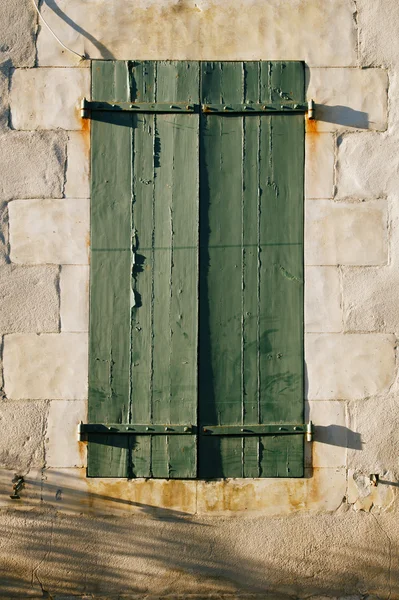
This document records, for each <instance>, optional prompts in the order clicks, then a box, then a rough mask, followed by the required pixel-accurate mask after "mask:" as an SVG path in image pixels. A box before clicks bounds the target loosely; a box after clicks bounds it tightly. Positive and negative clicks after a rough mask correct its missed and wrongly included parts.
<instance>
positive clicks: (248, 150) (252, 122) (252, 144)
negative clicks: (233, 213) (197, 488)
mask: <svg viewBox="0 0 399 600" xmlns="http://www.w3.org/2000/svg"><path fill="white" fill-rule="evenodd" d="M243 68H244V102H256V101H258V100H259V98H260V65H259V63H257V62H248V63H244V65H243ZM262 118H263V117H262ZM259 128H260V117H255V116H250V117H248V118H246V117H244V119H243V186H242V369H243V374H242V379H243V381H242V390H241V393H242V406H243V424H244V425H246V424H255V423H259V416H260V415H259V314H258V311H259V277H258V274H259V261H260V248H259V211H260V188H259ZM243 446H244V449H243V476H244V477H258V476H259V438H258V437H248V438H244V440H243Z"/></svg>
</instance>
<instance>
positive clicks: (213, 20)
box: [38, 0, 356, 66]
mask: <svg viewBox="0 0 399 600" xmlns="http://www.w3.org/2000/svg"><path fill="white" fill-rule="evenodd" d="M54 6H55V5H54V4H51V5H49V4H47V3H43V6H42V13H43V16H44V17H45V18H46V20H47V21H48V23H49V25H50V26H51V27H52V28H53V30H54V31H55V32H56V33H58V34H59V35H61V36H62V40H63V41H64V43H65V44H66V45H67V46H69V47H70V48H72V49H73V50H75V51H76V52H78V53H79V54H86V55H88V56H89V57H91V58H104V59H115V58H116V59H132V58H133V57H134V58H135V59H138V60H139V59H153V60H154V59H155V60H157V59H158V60H161V59H162V60H170V59H180V60H186V59H192V60H215V57H217V59H218V60H233V59H235V60H242V59H244V60H259V59H264V60H270V59H273V60H281V59H284V60H298V59H302V60H305V61H306V62H307V63H308V64H309V65H319V66H334V65H335V66H346V65H355V64H356V28H355V22H354V19H353V11H354V7H353V4H352V3H351V2H348V1H347V0H334V2H333V3H331V2H315V0H291V1H290V2H281V0H268V2H264V1H263V0H251V1H250V2H248V1H247V0H238V1H236V2H232V3H229V5H228V6H226V2H224V1H223V0H216V1H214V2H211V1H210V0H197V1H196V2H195V3H194V2H189V1H188V0H183V1H182V2H176V0H160V1H159V2H152V1H151V2H149V1H148V0H113V2H104V0H92V1H91V2H83V3H82V2H80V1H79V0H58V1H57V4H56V8H54ZM89 25H90V26H89ZM248 32H250V35H249V34H248ZM293 32H295V35H293ZM38 61H39V65H40V66H45V65H60V66H65V65H77V64H78V63H79V58H78V57H75V56H73V55H71V54H70V53H68V52H65V51H64V50H63V48H61V47H60V46H59V45H58V44H57V43H56V42H55V40H54V39H53V38H52V36H51V35H50V34H49V32H48V31H46V29H45V28H41V29H40V32H39V36H38Z"/></svg>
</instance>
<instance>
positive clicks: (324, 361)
mask: <svg viewBox="0 0 399 600" xmlns="http://www.w3.org/2000/svg"><path fill="white" fill-rule="evenodd" d="M305 361H306V368H307V380H308V391H307V397H308V399H309V400H330V399H331V400H334V399H336V400H351V399H353V400H356V399H361V398H366V397H367V396H373V395H375V394H379V393H381V394H382V393H384V392H387V391H388V390H389V387H390V386H391V385H392V383H393V380H394V376H395V337H394V336H392V335H384V334H371V333H370V334H338V333H336V334H334V333H330V334H328V333H326V334H317V333H309V334H307V335H306V346H305Z"/></svg>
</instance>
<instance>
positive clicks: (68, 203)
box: [8, 199, 90, 264]
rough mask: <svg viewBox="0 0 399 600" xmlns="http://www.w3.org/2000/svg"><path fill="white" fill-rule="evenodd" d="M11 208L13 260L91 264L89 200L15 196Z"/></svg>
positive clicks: (29, 262) (18, 261)
mask: <svg viewBox="0 0 399 600" xmlns="http://www.w3.org/2000/svg"><path fill="white" fill-rule="evenodd" d="M8 210H9V220H10V247H11V252H10V257H11V260H12V262H15V263H19V264H40V263H53V264H54V263H55V264H87V262H88V251H89V250H88V246H89V228H90V225H89V201H88V200H83V199H78V200H76V199H74V200H72V199H67V200H14V201H13V202H10V203H9V207H8Z"/></svg>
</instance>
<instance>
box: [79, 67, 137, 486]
mask: <svg viewBox="0 0 399 600" xmlns="http://www.w3.org/2000/svg"><path fill="white" fill-rule="evenodd" d="M92 96H93V97H94V98H96V99H98V100H104V101H112V100H114V101H125V100H127V99H128V97H129V93H128V77H127V68H126V64H125V63H123V62H115V61H111V62H105V61H98V62H95V63H93V67H92ZM131 120H132V117H131V116H130V115H129V114H118V115H117V114H110V113H108V114H106V113H103V114H98V115H97V116H96V119H95V120H94V119H93V122H92V126H91V136H92V137H91V140H92V162H91V168H92V188H91V265H90V269H91V271H90V351H89V411H88V416H89V420H90V421H91V422H95V423H107V422H114V423H124V422H127V420H128V418H129V395H130V383H129V382H130V377H129V368H130V348H129V337H130V334H129V331H130V272H131V185H130V181H131V156H130V147H131V122H132V121H131ZM129 444H130V441H129V439H128V438H127V437H126V438H125V437H124V436H122V437H121V436H116V435H114V436H112V435H108V436H103V435H101V436H100V435H96V436H92V438H91V439H89V448H88V475H89V476H91V477H99V476H101V477H127V476H129V475H130V464H129V456H130V452H129Z"/></svg>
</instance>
